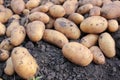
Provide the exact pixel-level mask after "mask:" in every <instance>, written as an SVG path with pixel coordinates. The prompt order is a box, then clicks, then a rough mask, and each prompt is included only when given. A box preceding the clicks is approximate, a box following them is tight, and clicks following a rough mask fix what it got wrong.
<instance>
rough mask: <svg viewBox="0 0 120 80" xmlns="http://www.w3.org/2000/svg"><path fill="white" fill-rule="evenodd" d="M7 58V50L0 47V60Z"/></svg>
mask: <svg viewBox="0 0 120 80" xmlns="http://www.w3.org/2000/svg"><path fill="white" fill-rule="evenodd" d="M8 58H9V52H8V51H7V50H4V49H0V61H5V60H7V59H8Z"/></svg>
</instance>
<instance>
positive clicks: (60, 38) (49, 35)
mask: <svg viewBox="0 0 120 80" xmlns="http://www.w3.org/2000/svg"><path fill="white" fill-rule="evenodd" d="M43 40H44V41H46V42H49V43H51V44H54V45H56V46H58V47H59V48H62V47H63V46H64V45H65V44H66V43H68V39H67V38H66V36H65V35H64V34H62V33H61V32H58V31H56V30H52V29H46V30H45V31H44V34H43Z"/></svg>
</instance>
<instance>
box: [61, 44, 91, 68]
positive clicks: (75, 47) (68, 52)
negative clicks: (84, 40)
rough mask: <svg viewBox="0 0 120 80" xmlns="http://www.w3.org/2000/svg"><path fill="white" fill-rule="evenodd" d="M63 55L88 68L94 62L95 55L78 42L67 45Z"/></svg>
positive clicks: (64, 47)
mask: <svg viewBox="0 0 120 80" xmlns="http://www.w3.org/2000/svg"><path fill="white" fill-rule="evenodd" d="M62 53H63V55H64V57H65V58H67V59H68V60H70V61H71V62H73V63H75V64H78V65H81V66H87V65H89V64H90V63H91V62H92V60H93V54H92V53H91V52H90V50H89V49H88V48H87V47H85V46H83V45H82V44H80V43H78V42H70V43H67V44H65V45H64V46H63V48H62Z"/></svg>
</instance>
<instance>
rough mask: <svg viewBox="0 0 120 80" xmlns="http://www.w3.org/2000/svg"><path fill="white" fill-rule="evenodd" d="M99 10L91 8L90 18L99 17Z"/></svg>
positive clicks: (95, 7)
mask: <svg viewBox="0 0 120 80" xmlns="http://www.w3.org/2000/svg"><path fill="white" fill-rule="evenodd" d="M100 11H101V8H100V7H97V6H93V8H91V9H90V12H89V15H90V16H100Z"/></svg>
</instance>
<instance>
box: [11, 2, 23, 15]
mask: <svg viewBox="0 0 120 80" xmlns="http://www.w3.org/2000/svg"><path fill="white" fill-rule="evenodd" d="M11 8H12V10H13V11H14V12H15V13H16V14H20V13H21V12H22V11H23V10H24V9H25V2H24V1H23V0H12V1H11Z"/></svg>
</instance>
